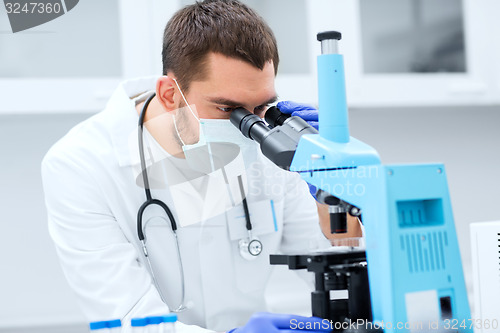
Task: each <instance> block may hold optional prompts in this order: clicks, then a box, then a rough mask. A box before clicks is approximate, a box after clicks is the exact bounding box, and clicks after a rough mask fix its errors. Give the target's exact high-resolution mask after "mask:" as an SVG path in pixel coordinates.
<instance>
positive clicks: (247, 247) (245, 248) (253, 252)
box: [137, 93, 262, 312]
mask: <svg viewBox="0 0 500 333" xmlns="http://www.w3.org/2000/svg"><path fill="white" fill-rule="evenodd" d="M155 96H156V93H152V94H151V96H149V97H148V98H147V100H146V102H145V103H144V105H143V107H142V110H141V114H140V115H139V131H138V139H139V156H140V160H141V169H142V179H143V182H144V192H145V193H146V201H145V202H144V203H143V204H142V205H141V207H139V210H138V212H137V235H138V238H139V241H140V242H141V244H142V251H143V253H144V257H145V258H146V262H147V264H148V267H149V270H150V272H151V278H152V280H153V284H154V286H155V287H156V289H157V290H158V293H159V294H160V298H161V300H162V301H163V303H165V305H167V306H168V304H167V302H166V299H165V297H164V296H163V293H162V291H161V289H160V287H159V285H158V281H157V279H156V277H155V273H154V270H153V265H152V264H151V260H150V254H149V253H148V248H147V245H146V237H145V236H144V229H143V227H144V226H143V222H142V217H143V215H144V211H145V210H146V208H148V207H149V206H153V205H156V206H159V207H161V208H162V209H163V210H164V211H165V214H166V215H167V216H168V219H169V221H170V225H171V227H172V233H173V235H174V238H175V244H176V249H177V259H178V262H179V267H180V274H181V281H182V289H181V302H180V304H179V306H178V307H177V308H175V309H174V310H170V311H171V312H181V311H184V310H186V309H187V307H186V305H185V304H184V303H185V279H184V268H183V266H182V259H181V251H180V248H179V239H178V238H177V223H176V222H175V218H174V215H173V214H172V212H171V211H170V208H168V206H167V205H166V204H165V203H164V202H163V201H161V200H158V199H153V197H152V195H151V190H150V187H149V179H148V175H147V171H146V158H145V155H144V136H143V131H144V129H143V127H144V118H145V116H146V110H147V108H148V105H149V103H150V102H151V101H152V100H153V98H154V97H155ZM238 184H239V187H240V191H241V197H242V198H243V199H242V203H243V210H244V212H245V226H246V229H247V232H248V238H246V239H240V241H239V242H238V247H239V250H240V255H241V256H242V257H243V258H245V259H247V260H253V259H256V258H257V256H259V255H260V254H261V253H262V243H261V241H260V240H259V239H258V238H257V237H254V236H253V235H252V223H251V221H250V212H249V209H248V203H247V200H246V197H245V193H244V190H243V181H242V179H241V176H239V177H238Z"/></svg>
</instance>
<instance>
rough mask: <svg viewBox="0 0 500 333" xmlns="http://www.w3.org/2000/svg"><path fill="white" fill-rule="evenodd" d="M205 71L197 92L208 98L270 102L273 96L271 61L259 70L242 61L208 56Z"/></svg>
mask: <svg viewBox="0 0 500 333" xmlns="http://www.w3.org/2000/svg"><path fill="white" fill-rule="evenodd" d="M206 71H207V72H206V74H207V75H206V79H205V80H203V81H202V82H199V83H200V84H201V86H200V87H199V88H201V90H202V92H204V93H206V94H209V95H213V94H217V96H221V97H228V98H233V99H234V98H238V99H245V100H253V99H259V98H264V99H266V97H267V98H270V97H272V96H273V95H275V94H276V92H275V90H274V78H275V75H274V66H273V63H272V61H269V62H267V63H266V64H265V65H264V68H263V69H262V70H261V69H259V68H257V67H255V66H253V65H251V64H249V63H247V62H245V61H243V60H240V59H235V58H230V57H226V56H224V55H222V54H218V53H210V54H209V55H208V56H207V61H206ZM197 86H199V85H198V84H197ZM213 97H215V96H213Z"/></svg>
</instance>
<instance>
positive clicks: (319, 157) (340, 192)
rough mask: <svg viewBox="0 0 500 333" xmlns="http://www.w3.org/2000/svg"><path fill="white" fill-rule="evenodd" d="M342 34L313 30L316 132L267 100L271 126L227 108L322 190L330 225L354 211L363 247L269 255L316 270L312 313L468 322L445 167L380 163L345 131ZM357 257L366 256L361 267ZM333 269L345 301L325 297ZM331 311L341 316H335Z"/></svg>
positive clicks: (443, 324)
mask: <svg viewBox="0 0 500 333" xmlns="http://www.w3.org/2000/svg"><path fill="white" fill-rule="evenodd" d="M340 39H341V34H340V33H339V32H335V31H328V32H323V33H319V34H318V40H319V41H320V42H321V49H322V54H321V55H319V56H318V61H317V62H318V93H319V96H318V98H319V133H318V132H316V131H315V130H314V129H312V128H311V127H310V126H308V125H307V123H305V122H304V121H303V120H302V119H300V118H298V117H290V118H288V119H285V120H284V119H282V117H281V116H280V115H279V112H278V113H277V114H278V115H276V112H275V111H276V110H275V109H274V110H270V111H268V113H266V120H267V122H268V123H269V124H270V125H271V127H273V128H272V129H269V127H267V125H266V124H264V123H263V122H262V120H261V119H260V118H258V117H257V116H255V115H253V114H251V113H250V112H248V111H246V110H244V109H238V110H235V111H233V112H232V115H231V121H232V123H233V124H234V125H235V126H236V127H238V128H239V129H240V130H241V131H242V133H243V134H244V135H245V136H247V137H248V138H251V139H253V140H255V141H257V142H258V143H259V144H260V146H261V150H262V152H263V153H264V155H266V156H267V157H268V158H269V159H271V161H273V162H274V163H276V164H277V165H278V166H280V167H282V168H285V169H289V170H290V171H295V172H298V173H299V174H300V175H301V177H302V178H303V179H304V180H305V181H307V182H308V183H309V184H312V185H314V186H316V188H318V189H320V190H321V191H320V192H319V193H321V194H322V195H321V196H320V197H323V198H327V199H326V200H323V201H322V202H323V203H327V204H329V205H330V208H331V209H330V216H331V220H332V233H333V232H345V230H344V228H343V227H342V226H340V227H339V226H338V225H337V223H338V219H337V222H335V223H334V222H333V220H334V219H333V218H332V217H333V216H336V215H339V214H343V215H344V220H345V213H346V212H350V213H351V215H356V216H359V215H360V216H361V218H362V221H363V224H364V226H365V235H366V251H363V252H359V251H358V252H356V251H353V252H350V253H348V254H344V255H343V256H339V255H338V254H335V255H334V254H318V255H311V254H305V255H303V256H280V255H277V256H271V263H272V264H287V265H288V266H289V268H291V269H303V268H307V269H308V270H309V271H313V272H315V274H316V291H315V292H313V293H312V306H313V315H315V316H319V317H322V318H326V319H332V318H333V317H335V319H336V320H339V318H340V320H351V321H352V320H357V319H369V320H370V322H372V323H374V324H375V325H376V327H378V328H381V329H382V330H383V331H387V332H388V331H392V330H395V331H397V332H413V331H415V330H418V329H421V330H428V331H434V332H442V331H443V330H446V329H447V328H451V329H453V328H457V329H458V331H460V332H472V329H471V328H469V326H470V319H471V317H470V310H469V305H468V300H467V293H466V288H465V282H464V277H463V271H462V264H461V258H460V251H459V246H458V240H457V236H456V231H455V225H454V221H453V214H452V209H451V202H450V197H449V193H448V184H447V180H446V172H445V168H444V166H443V165H442V164H424V165H382V164H381V161H380V157H379V155H378V153H377V152H376V150H375V149H373V148H372V147H370V146H369V145H367V144H365V143H363V142H361V141H359V140H357V139H355V138H353V137H351V136H350V135H349V126H348V113H347V103H346V93H345V78H344V64H343V56H342V55H341V54H339V53H338V41H339V40H340ZM268 114H270V116H269V119H268ZM271 114H272V115H271ZM328 198H330V199H328ZM332 198H333V199H334V200H331V199H332ZM334 224H336V226H335V227H334ZM361 261H363V262H364V261H366V264H365V266H364V267H365V272H364V275H363V272H362V268H363V265H360V264H359V263H360V262H361ZM341 266H343V267H344V268H346V267H347V268H349V269H350V271H348V270H346V269H344V268H342V267H341ZM332 267H341V268H340V270H337V271H334V270H332ZM366 267H367V278H366ZM341 274H344V277H345V276H348V277H352V276H358V277H357V278H356V280H353V281H354V282H345V285H346V286H345V289H347V290H348V292H349V298H351V300H350V301H349V304H347V303H348V302H347V301H345V300H344V301H342V300H334V299H330V298H329V297H330V291H331V290H334V289H339V287H338V283H339V280H335V281H334V279H336V278H337V277H338V276H340V275H341ZM366 280H368V283H365V284H369V288H366V296H363V295H362V292H361V293H360V292H359V290H364V289H363V288H361V287H360V286H361V285H362V284H363V281H366ZM368 289H369V290H368ZM356 293H357V294H358V295H356ZM363 302H364V303H366V302H368V304H369V305H371V307H370V308H369V309H368V311H365V309H360V307H361V308H362V307H363V305H362V303H363ZM352 308H354V310H353V309H352ZM339 311H340V312H341V311H344V312H345V313H346V316H345V317H338V316H337V313H338V312H339ZM367 317H369V318H367ZM454 331H457V330H454Z"/></svg>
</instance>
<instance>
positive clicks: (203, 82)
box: [42, 0, 359, 332]
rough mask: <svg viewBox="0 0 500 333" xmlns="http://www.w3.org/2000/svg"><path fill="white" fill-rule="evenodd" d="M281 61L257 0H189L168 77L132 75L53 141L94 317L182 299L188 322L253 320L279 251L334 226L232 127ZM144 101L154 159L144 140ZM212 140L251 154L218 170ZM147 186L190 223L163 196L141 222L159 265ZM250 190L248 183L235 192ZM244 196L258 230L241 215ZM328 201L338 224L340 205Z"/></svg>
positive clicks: (55, 218)
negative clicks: (205, 150)
mask: <svg viewBox="0 0 500 333" xmlns="http://www.w3.org/2000/svg"><path fill="white" fill-rule="evenodd" d="M278 62H279V57H278V52H277V47H276V41H275V38H274V36H273V33H272V31H271V30H270V29H269V27H268V26H267V25H266V24H265V22H263V20H262V19H261V18H260V17H259V16H258V15H257V14H256V13H255V12H253V11H252V10H251V9H249V8H248V7H246V6H245V5H243V4H241V3H239V2H237V1H236V0H228V1H223V0H214V1H209V0H207V1H203V2H201V3H196V4H193V5H191V6H187V7H185V8H184V9H182V10H180V11H179V12H177V13H176V14H175V15H174V17H173V18H172V19H171V20H170V21H169V22H168V24H167V26H166V28H165V34H164V45H163V65H164V68H163V76H161V77H160V78H143V79H138V80H132V81H129V82H125V83H123V84H122V85H121V86H120V87H119V88H118V89H117V90H116V91H115V93H114V94H113V96H112V98H111V100H110V102H109V103H108V105H107V107H106V109H105V110H104V111H103V112H101V113H99V114H97V115H95V116H94V117H91V118H90V119H88V120H86V121H84V122H83V123H81V124H79V125H78V126H76V127H75V128H74V129H72V130H71V131H70V132H69V133H68V134H67V135H66V136H65V137H64V138H63V139H61V140H60V141H59V142H58V143H56V144H55V145H54V147H52V148H51V150H50V151H49V152H48V154H47V155H46V157H45V159H44V161H43V164H42V176H43V182H44V189H45V193H46V205H47V209H48V216H49V229H50V234H51V236H52V238H53V239H54V242H55V244H56V248H57V252H58V255H59V257H60V259H61V262H62V267H63V270H64V272H65V275H66V277H67V279H68V282H69V284H70V286H71V287H72V288H73V289H74V290H75V293H76V294H77V296H78V298H79V300H80V303H81V305H82V308H83V310H84V312H85V314H86V315H87V317H88V318H89V321H97V320H105V319H113V318H121V319H122V321H123V323H124V325H125V326H127V325H128V323H130V319H131V318H134V317H144V316H148V315H153V314H162V313H166V312H169V307H170V310H176V309H177V308H178V307H182V308H186V309H185V310H184V311H181V312H179V319H180V322H181V323H182V324H179V326H178V328H179V331H181V332H204V331H206V329H208V330H215V331H226V330H229V329H231V328H234V327H238V326H242V325H244V324H245V322H247V320H248V318H249V317H250V316H251V315H252V313H254V312H256V311H265V310H266V306H265V300H264V295H263V292H264V289H265V287H266V283H267V280H268V278H269V276H270V272H271V267H270V265H269V264H268V258H269V254H272V253H277V252H279V251H282V252H284V253H289V252H306V251H308V250H310V248H311V245H310V244H311V241H313V240H316V239H317V237H318V234H321V233H320V232H319V230H320V229H319V228H318V212H317V207H316V204H315V201H314V199H312V197H311V196H310V195H309V193H308V188H307V185H306V183H304V182H303V181H302V180H300V177H299V176H298V175H297V174H294V173H290V172H286V171H283V170H279V169H278V168H277V167H275V166H274V165H272V163H271V162H270V161H269V160H267V159H266V158H265V157H263V155H262V154H261V153H260V152H259V151H258V147H257V146H256V145H255V143H254V142H252V141H250V140H248V139H246V138H244V137H243V136H242V135H241V133H238V131H237V129H236V128H235V127H233V126H229V127H228V126H227V125H228V124H229V121H228V120H227V119H229V116H230V112H231V111H232V110H234V109H235V108H237V107H243V108H245V109H247V110H250V111H251V112H254V113H255V114H257V115H259V116H263V114H264V112H265V110H266V109H267V106H268V105H269V104H270V103H273V102H274V101H276V99H277V94H276V92H275V89H274V77H275V75H276V73H277V68H278ZM152 91H154V92H155V93H156V95H155V96H154V97H151V92H152ZM148 97H151V99H150V102H149V104H147V105H145V99H146V98H148ZM148 100H149V99H148ZM145 106H146V107H145ZM141 114H142V115H144V124H145V125H144V133H142V131H139V134H140V137H141V138H143V139H144V151H145V152H144V154H143V155H144V158H145V159H147V161H145V163H144V164H145V167H144V166H143V167H141V163H140V159H141V156H140V154H139V151H140V146H141V144H138V143H137V141H136V140H137V134H138V133H137V123H138V119H139V115H141ZM214 119H215V120H214ZM217 120H220V121H217ZM200 128H201V131H200ZM210 136H211V137H210ZM214 138H215V139H214ZM221 138H222V140H221ZM224 138H225V139H224ZM211 140H212V141H214V142H221V141H222V142H223V143H224V141H227V142H229V143H232V144H233V146H234V145H236V146H237V147H239V150H238V151H239V152H240V153H239V154H238V156H237V157H235V158H234V159H230V160H228V161H227V163H225V162H224V163H223V164H222V166H221V167H219V168H215V169H213V168H212V169H211V170H209V171H207V169H206V165H211V163H214V161H215V160H216V158H217V161H219V160H218V158H222V157H220V156H222V155H224V154H223V153H224V151H223V152H222V155H217V152H214V153H213V154H212V155H210V154H209V156H208V159H205V160H204V162H206V163H198V162H196V161H200V160H199V158H200V155H195V159H192V158H190V156H189V154H190V153H191V152H192V150H191V149H192V148H194V149H196V148H200V146H203V145H202V144H203V143H204V141H211ZM222 146H223V145H222ZM211 153H212V152H211ZM214 156H215V157H216V158H215V157H214ZM196 158H198V159H196ZM158 161H159V162H158ZM193 161H195V162H193ZM158 165H160V168H159V169H161V170H160V171H159V172H156V171H155V167H156V166H158ZM212 167H213V165H212ZM146 171H148V172H149V171H150V172H149V179H148V178H147V176H146V177H144V175H145V172H146ZM231 172H233V173H231ZM162 174H166V176H165V177H164V178H162V176H161V175H162ZM236 180H238V182H237V181H236ZM239 181H241V182H239ZM148 182H150V184H149V186H148V185H147V183H148ZM213 183H214V184H219V185H217V186H215V187H213V186H212V187H211V185H210V184H213ZM238 186H239V187H238ZM145 187H146V188H147V189H151V195H152V198H154V199H159V200H162V201H163V202H165V203H166V204H167V206H168V207H169V208H170V209H171V210H172V213H173V219H174V220H175V221H176V226H177V228H178V229H177V231H176V238H177V241H178V243H176V239H175V238H174V237H173V236H172V232H171V229H170V226H171V225H173V224H172V223H171V222H172V221H169V220H168V219H167V217H166V216H167V215H166V214H165V211H163V210H162V208H161V207H158V206H156V207H150V208H151V209H149V208H148V209H147V212H146V211H145V217H144V219H143V221H144V222H143V223H144V225H146V224H147V225H150V226H151V228H150V229H148V227H147V226H146V227H145V226H144V225H143V228H140V229H141V230H143V231H144V232H145V233H146V234H147V235H146V243H147V244H148V245H150V246H151V247H152V248H150V252H151V253H150V259H151V264H152V265H151V267H152V268H151V267H149V263H148V261H147V260H146V257H145V253H144V252H143V250H142V245H141V243H140V242H139V239H138V236H137V234H138V231H137V225H136V219H137V211H138V209H139V207H141V205H142V204H143V203H144V201H145V200H146V196H148V197H149V195H148V194H147V193H146V195H145V192H144V188H145ZM226 187H227V188H228V190H227V191H226ZM238 190H241V192H242V193H243V194H241V196H238V195H234V193H237V192H238ZM226 192H227V193H232V194H233V196H231V198H230V199H231V200H229V199H228V198H229V196H227V195H225V194H224V195H223V193H226ZM221 198H222V199H221ZM243 198H245V202H248V203H247V206H248V207H249V210H250V218H251V222H252V228H251V229H252V230H245V229H244V227H245V223H244V222H240V221H243V220H242V219H241V218H240V217H238V214H240V213H238V212H241V211H243V206H244V205H245V204H244V203H243ZM219 199H220V200H219ZM228 207H229V208H228ZM248 207H247V208H248ZM319 209H320V216H321V217H322V219H321V220H322V224H323V225H322V228H323V230H325V232H326V233H327V234H328V232H327V231H326V230H327V228H326V227H325V225H326V224H327V223H328V221H327V220H328V216H327V215H328V214H326V213H325V210H324V209H325V208H324V207H319ZM247 217H248V216H247ZM161 219H163V220H161ZM165 219H166V223H165ZM238 219H239V220H238ZM169 222H170V223H169ZM351 225H352V226H353V227H352V228H351V233H352V235H359V226H358V225H357V222H356V221H353V220H351V221H350V227H351ZM356 228H358V229H356ZM148 230H150V232H149V234H148ZM151 230H152V231H151ZM247 232H248V233H249V236H248V239H247V240H248V241H251V240H252V239H253V238H254V237H255V238H258V239H259V241H260V242H261V244H262V253H261V254H258V255H256V256H255V258H254V257H251V256H248V253H246V252H245V251H247V249H246V248H245V246H243V247H242V246H241V240H242V239H246V236H247ZM250 232H253V233H254V235H253V236H250ZM175 244H178V245H177V246H178V250H179V253H180V256H179V257H178V255H177V250H176V246H175ZM240 251H241V255H240ZM153 253H154V256H153ZM245 255H246V256H247V258H245ZM153 257H154V258H153ZM178 259H180V260H178ZM249 259H252V260H249ZM184 291H185V297H184V296H183V295H184ZM166 304H168V306H167V305H166ZM286 318H288V317H286ZM300 320H303V321H308V320H312V321H314V319H308V318H301V319H300ZM283 321H286V319H285V320H284V319H283V317H282V316H277V315H276V316H275V315H271V314H266V315H263V316H262V315H258V316H256V317H254V318H253V319H252V320H250V321H249V322H248V323H247V324H246V325H245V326H244V328H243V329H241V331H242V332H254V331H255V332H257V331H260V332H262V327H268V328H270V331H273V329H275V330H276V331H278V330H279V329H280V328H285V327H284V326H283ZM285 326H286V325H285ZM259 327H260V328H259ZM271 328H272V329H271ZM288 328H289V327H288ZM237 331H238V330H237Z"/></svg>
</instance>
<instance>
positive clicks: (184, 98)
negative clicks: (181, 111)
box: [172, 78, 200, 146]
mask: <svg viewBox="0 0 500 333" xmlns="http://www.w3.org/2000/svg"><path fill="white" fill-rule="evenodd" d="M172 80H174V82H175V85H176V86H177V89H179V92H180V93H181V97H182V99H183V100H184V103H186V106H187V108H188V109H189V111H191V114H192V115H193V117H195V119H196V120H198V122H200V118H198V116H197V115H196V114H195V113H194V111H193V109H191V106H190V105H189V103H188V101H187V99H186V97H185V96H184V93H183V92H182V89H181V87H180V86H179V83H178V82H177V80H176V79H175V78H172ZM174 128H175V132H176V133H177V137H178V138H179V140H180V141H181V143H182V146H185V145H186V143H185V142H184V140H182V137H181V134H180V133H179V130H178V129H177V121H176V120H175V116H174Z"/></svg>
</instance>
